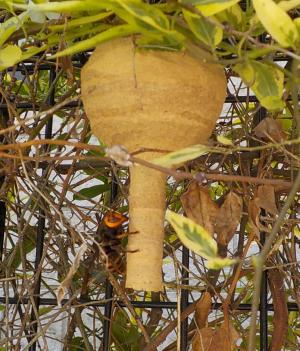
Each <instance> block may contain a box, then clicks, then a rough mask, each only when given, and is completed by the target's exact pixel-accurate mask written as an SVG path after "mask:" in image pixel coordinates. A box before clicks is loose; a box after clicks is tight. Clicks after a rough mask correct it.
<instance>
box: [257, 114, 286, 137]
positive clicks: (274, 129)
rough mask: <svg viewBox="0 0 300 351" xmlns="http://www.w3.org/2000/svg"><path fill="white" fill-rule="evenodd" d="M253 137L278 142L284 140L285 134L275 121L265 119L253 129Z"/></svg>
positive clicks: (268, 118)
mask: <svg viewBox="0 0 300 351" xmlns="http://www.w3.org/2000/svg"><path fill="white" fill-rule="evenodd" d="M253 131H254V135H255V136H257V137H258V138H260V139H264V140H268V141H269V140H271V141H276V142H280V141H282V140H285V139H286V133H285V132H284V131H283V129H282V126H281V124H280V123H279V122H278V121H276V119H273V118H270V117H266V118H264V119H263V120H262V121H261V122H260V123H259V124H258V125H257V126H256V127H255V128H254V130H253Z"/></svg>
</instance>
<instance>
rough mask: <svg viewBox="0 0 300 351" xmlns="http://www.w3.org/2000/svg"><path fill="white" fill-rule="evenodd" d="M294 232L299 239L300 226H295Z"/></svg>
mask: <svg viewBox="0 0 300 351" xmlns="http://www.w3.org/2000/svg"><path fill="white" fill-rule="evenodd" d="M293 232H294V235H295V236H296V237H297V238H298V239H300V230H299V228H298V227H295V228H294V230H293Z"/></svg>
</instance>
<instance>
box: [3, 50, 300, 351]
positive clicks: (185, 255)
mask: <svg viewBox="0 0 300 351" xmlns="http://www.w3.org/2000/svg"><path fill="white" fill-rule="evenodd" d="M85 61H86V56H84V55H81V56H80V57H79V59H77V60H76V61H75V62H74V63H73V64H74V65H76V66H77V67H80V66H82V64H84V62H85ZM34 69H35V66H34V64H33V63H30V62H29V63H28V64H21V65H20V66H19V67H18V68H17V71H19V72H20V74H22V72H24V71H26V72H27V73H28V72H33V71H34ZM39 69H40V70H45V71H47V72H48V74H49V91H50V93H49V95H48V98H47V101H46V105H45V106H43V108H49V107H51V106H54V105H55V104H56V101H55V82H56V81H55V79H56V68H55V66H54V65H48V64H42V65H40V66H39ZM11 102H12V103H13V104H14V106H15V108H17V109H22V110H32V109H33V108H35V109H37V108H40V106H39V105H33V104H32V103H30V102H22V101H21V102H20V103H18V102H16V101H14V98H12V99H11ZM226 102H227V103H235V102H257V100H256V98H255V97H254V96H246V95H242V96H234V95H233V94H228V96H227V99H226ZM77 105H78V103H77V102H75V103H74V102H72V103H69V104H66V105H65V106H64V108H73V107H76V106H77ZM0 110H1V113H2V116H4V117H5V116H6V117H7V116H8V112H7V110H8V106H7V103H6V102H5V101H4V100H2V102H1V104H0ZM264 116H265V111H264V110H263V109H260V110H259V111H258V113H257V121H258V122H259V121H260V120H261V119H262V118H264ZM52 128H53V126H52V118H50V119H49V120H48V122H47V124H46V132H45V138H47V139H51V138H52ZM0 137H1V136H0ZM3 140H4V139H3V137H2V141H3ZM48 149H49V146H47V145H45V146H44V151H45V152H46V151H47V150H48ZM39 167H40V168H41V169H42V176H43V174H44V172H45V169H46V167H47V162H41V164H40V166H39ZM106 167H107V165H106ZM4 178H5V175H2V176H1V178H0V184H1V182H3V181H4ZM112 179H113V181H112V189H111V201H113V200H114V198H115V196H116V194H117V186H118V185H117V182H116V181H114V178H113V177H112ZM5 217H6V203H5V202H4V201H0V258H1V257H2V254H3V250H4V246H3V245H4V235H5ZM46 229H47V228H46V222H45V216H44V212H43V209H40V210H39V219H38V223H37V242H36V254H35V269H36V272H37V273H36V276H35V282H36V284H35V288H34V292H33V296H34V301H33V302H34V304H35V307H36V310H39V308H40V306H53V305H56V304H57V300H56V299H55V298H42V297H40V292H41V291H40V289H41V276H40V274H41V272H40V271H39V266H40V261H41V258H42V256H43V250H44V239H45V232H46ZM264 239H265V234H264V233H261V244H263V243H264ZM189 260H190V253H189V251H188V249H186V248H183V250H182V265H183V266H184V267H186V268H188V267H189ZM188 278H189V277H188V269H184V270H183V271H182V281H183V283H184V284H188V281H189V279H188ZM114 298H115V295H114V291H113V287H112V286H111V284H110V283H109V281H107V283H106V289H105V299H104V301H105V302H102V301H95V302H93V301H88V302H89V306H95V307H99V306H102V307H104V321H103V350H104V351H108V350H110V324H111V322H110V320H111V316H112V307H113V305H112V301H113V299H114ZM33 302H32V301H31V299H30V298H29V297H28V298H26V297H25V298H24V296H23V297H22V299H20V298H19V296H18V295H17V293H16V294H15V296H13V297H8V296H1V297H0V303H9V304H15V305H18V306H20V305H26V304H28V303H33ZM77 302H78V303H81V302H86V301H84V300H82V299H78V301H77ZM66 303H69V300H68V299H64V300H63V301H62V304H66ZM190 303H191V302H190V301H189V291H188V290H183V291H182V297H181V310H184V309H185V308H186V307H188V306H189V304H190ZM131 304H132V306H134V307H139V308H150V309H151V308H160V309H173V310H176V309H177V303H176V302H170V301H167V302H164V301H160V302H159V301H131ZM118 306H124V303H123V302H122V301H119V302H118ZM221 307H222V304H221V303H215V304H214V305H213V306H212V308H213V309H220V308H221ZM273 309H274V306H273V304H272V303H268V279H267V273H266V272H265V273H264V275H263V282H262V288H261V303H260V350H261V351H267V350H268V315H269V312H270V311H273ZM288 309H289V311H298V306H297V304H296V303H288ZM237 310H240V311H249V313H250V311H251V304H250V303H247V304H240V305H239V306H238V308H237ZM20 312H21V316H22V310H20ZM37 330H38V324H37V322H36V314H35V312H34V311H33V310H32V312H31V330H30V332H31V333H30V335H31V334H33V335H34V334H35V333H36V332H37ZM27 340H28V342H30V341H31V340H32V339H31V336H27ZM36 345H37V344H36V341H35V342H34V343H33V344H32V345H31V347H30V350H31V351H34V350H36ZM187 349H188V319H187V318H186V319H185V320H184V321H183V322H182V323H181V350H187Z"/></svg>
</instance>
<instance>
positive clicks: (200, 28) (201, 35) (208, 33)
mask: <svg viewBox="0 0 300 351" xmlns="http://www.w3.org/2000/svg"><path fill="white" fill-rule="evenodd" d="M182 12H183V15H184V18H185V20H186V22H187V24H188V25H189V27H190V29H191V31H192V32H193V33H194V34H195V36H196V37H197V38H198V39H199V40H201V41H203V42H204V43H205V44H206V45H209V46H214V45H218V44H219V43H220V42H221V41H222V38H223V30H222V29H221V28H219V27H217V26H215V25H214V24H212V23H210V22H208V21H207V20H206V19H205V18H202V17H201V16H199V15H197V14H195V13H192V12H190V11H186V10H183V11H182Z"/></svg>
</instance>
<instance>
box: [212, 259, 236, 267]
mask: <svg viewBox="0 0 300 351" xmlns="http://www.w3.org/2000/svg"><path fill="white" fill-rule="evenodd" d="M235 263H236V260H232V259H231V258H221V257H216V258H211V259H209V260H208V261H207V262H206V264H205V266H206V267H207V268H208V269H221V268H224V267H226V266H231V265H233V264H235Z"/></svg>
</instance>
